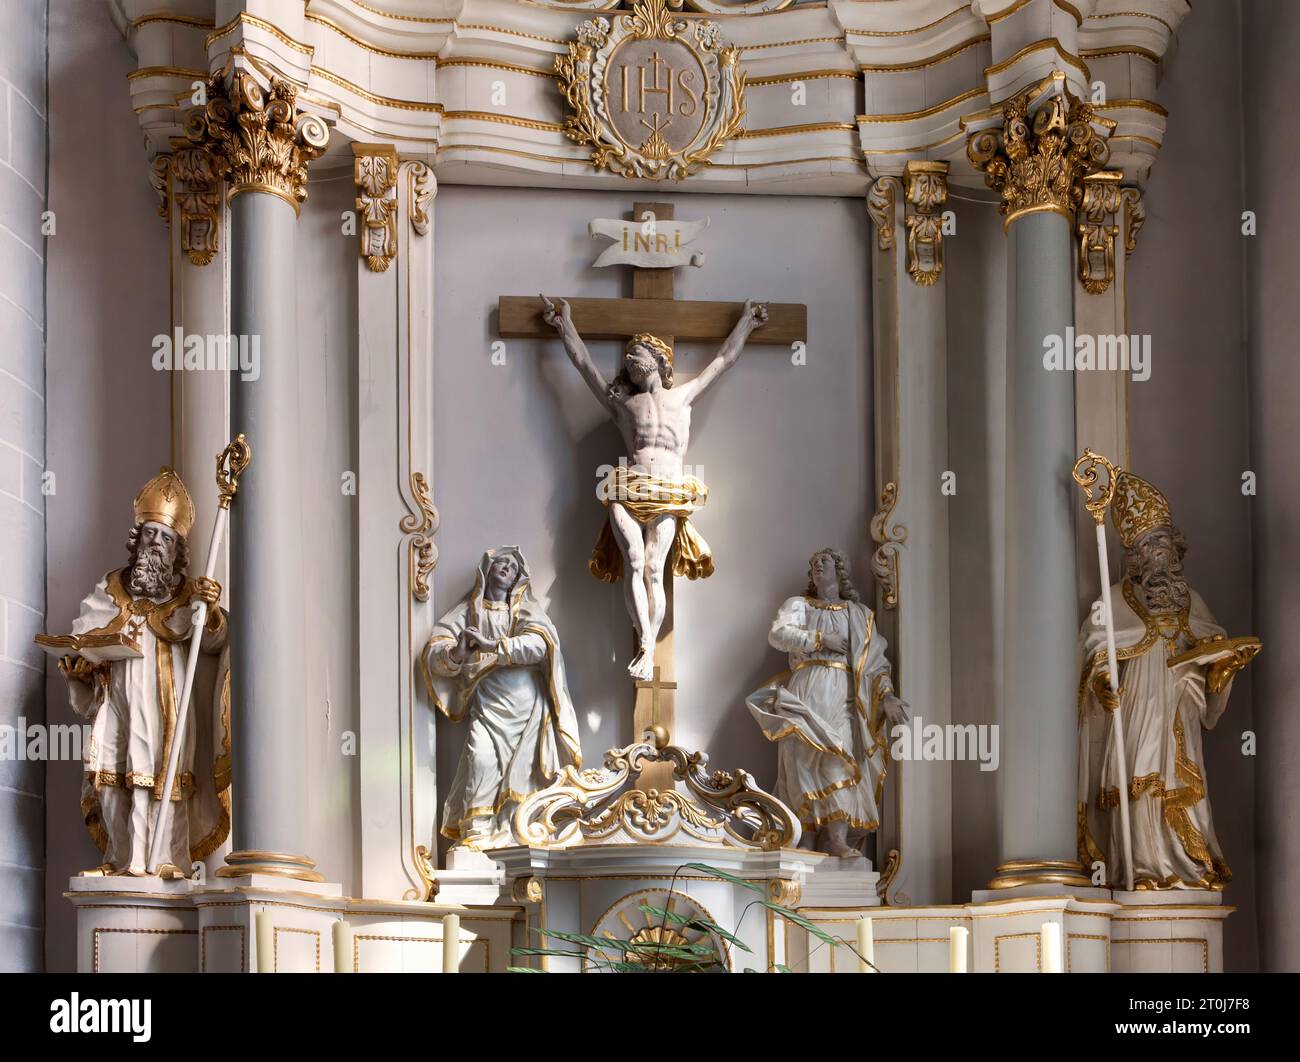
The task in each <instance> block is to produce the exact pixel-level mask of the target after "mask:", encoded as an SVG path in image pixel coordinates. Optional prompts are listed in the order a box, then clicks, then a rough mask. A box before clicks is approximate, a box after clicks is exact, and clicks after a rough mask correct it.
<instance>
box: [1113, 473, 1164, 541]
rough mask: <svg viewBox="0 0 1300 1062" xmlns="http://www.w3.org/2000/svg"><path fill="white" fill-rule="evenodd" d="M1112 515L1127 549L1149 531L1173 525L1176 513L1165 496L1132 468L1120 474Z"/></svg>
mask: <svg viewBox="0 0 1300 1062" xmlns="http://www.w3.org/2000/svg"><path fill="white" fill-rule="evenodd" d="M1110 519H1111V523H1113V524H1114V525H1115V530H1116V531H1117V532H1118V533H1119V540H1120V542H1122V543H1123V545H1124V548H1125V549H1128V548H1129V547H1130V546H1132V545H1133V543H1134V542H1136V541H1137V540H1138V539H1139V538H1141V537H1142V536H1143V535H1145V534H1146V533H1147V532H1148V531H1150V530H1152V529H1154V528H1157V527H1171V526H1172V525H1173V514H1172V513H1171V512H1170V511H1169V503H1168V502H1167V501H1165V496H1164V495H1163V494H1161V493H1160V492H1159V491H1158V490H1156V488H1155V487H1153V486H1152V485H1151V484H1150V483H1148V482H1147V481H1146V480H1145V479H1143V478H1142V477H1141V476H1135V475H1133V473H1132V472H1121V473H1120V474H1119V478H1118V480H1117V481H1116V483H1115V497H1114V499H1113V500H1112V501H1111V504H1110Z"/></svg>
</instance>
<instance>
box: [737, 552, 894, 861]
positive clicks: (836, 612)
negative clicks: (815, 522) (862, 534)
mask: <svg viewBox="0 0 1300 1062" xmlns="http://www.w3.org/2000/svg"><path fill="white" fill-rule="evenodd" d="M767 639H768V641H769V642H770V643H771V645H772V647H773V648H774V649H780V650H781V651H782V652H784V653H789V654H790V670H789V671H785V672H782V673H781V674H780V675H778V676H777V677H776V678H774V679H773V680H772V681H771V682H769V683H768V684H767V685H765V686H764V687H763V688H762V689H759V690H755V691H754V692H753V693H751V694H750V695H749V696H748V697H747V698H746V699H745V703H746V705H747V706H748V707H749V710H750V713H751V714H752V715H753V716H754V719H755V720H756V721H757V722H758V725H759V726H760V727H762V729H763V733H764V734H765V735H766V736H767V738H768V740H769V741H774V742H776V746H777V772H776V795H777V797H778V798H779V799H780V800H781V801H782V802H783V803H785V804H786V805H787V806H788V807H790V808H791V809H792V810H793V811H794V813H795V814H796V815H797V816H798V818H799V821H800V823H801V824H802V826H803V836H802V838H801V840H800V846H801V847H805V848H813V847H816V848H819V849H820V850H821V851H823V852H829V853H830V854H831V855H836V856H840V857H841V858H846V859H848V858H854V857H859V856H861V855H862V854H863V853H862V850H861V849H860V848H859V847H858V844H860V843H861V840H862V838H863V836H864V835H865V834H866V833H868V832H870V831H872V830H875V829H876V828H877V827H879V825H880V799H881V796H882V792H883V789H884V784H885V774H886V772H887V770H888V766H889V736H888V732H887V731H888V726H889V725H893V724H896V723H903V722H906V720H907V704H906V702H905V701H902V700H899V698H898V697H897V695H896V694H895V693H894V684H893V680H892V679H891V677H890V668H889V661H888V660H886V659H885V649H886V648H887V646H886V643H885V639H884V637H882V636H881V634H880V632H879V631H877V630H876V623H875V616H874V614H873V613H872V611H871V609H869V608H867V606H866V605H864V604H862V602H861V600H859V598H858V592H857V591H856V590H855V589H854V588H853V582H852V580H851V579H850V578H849V567H848V561H847V560H846V558H845V556H844V554H843V553H841V552H840V551H839V550H834V549H823V550H819V551H818V552H816V553H814V554H813V556H812V559H811V560H810V561H809V562H808V588H807V590H806V591H805V592H804V593H803V594H802V595H801V596H798V597H792V598H789V599H787V600H786V602H785V604H783V605H782V606H781V608H780V610H779V611H778V612H777V614H776V619H775V620H774V621H773V623H772V629H771V631H770V632H769V633H768V636H767Z"/></svg>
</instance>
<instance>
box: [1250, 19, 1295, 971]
mask: <svg viewBox="0 0 1300 1062" xmlns="http://www.w3.org/2000/svg"><path fill="white" fill-rule="evenodd" d="M1242 12H1243V15H1244V24H1243V29H1244V34H1243V40H1242V44H1243V54H1244V55H1247V56H1249V57H1250V61H1249V62H1248V63H1245V64H1243V74H1244V94H1245V98H1244V99H1243V101H1242V103H1243V107H1242V110H1243V113H1244V116H1245V129H1246V137H1245V145H1246V159H1245V162H1246V193H1247V194H1246V197H1245V201H1244V204H1243V206H1244V207H1245V208H1248V209H1250V210H1253V211H1255V213H1256V215H1257V217H1258V222H1259V234H1258V235H1257V236H1256V237H1254V238H1253V239H1248V240H1246V241H1245V247H1246V271H1247V272H1246V276H1247V303H1246V309H1247V321H1246V333H1247V339H1248V348H1247V371H1248V375H1249V380H1250V420H1251V425H1250V428H1251V431H1250V467H1251V468H1252V469H1254V471H1255V472H1256V473H1258V475H1259V494H1258V495H1257V497H1256V498H1255V499H1254V500H1253V501H1252V502H1251V503H1250V520H1251V535H1252V541H1251V546H1252V560H1253V577H1254V578H1253V594H1254V616H1253V620H1254V627H1252V628H1251V629H1252V631H1253V632H1254V633H1256V634H1258V635H1259V636H1260V637H1261V638H1263V640H1264V652H1263V654H1262V655H1261V656H1260V657H1259V658H1258V659H1257V660H1256V662H1255V663H1254V664H1253V665H1252V667H1253V669H1254V672H1255V674H1254V676H1253V677H1254V683H1255V686H1254V692H1255V701H1254V709H1255V725H1256V728H1257V730H1258V732H1259V761H1258V762H1259V772H1258V775H1257V778H1256V788H1255V803H1256V809H1257V812H1256V813H1257V815H1258V823H1257V830H1256V844H1257V846H1258V847H1257V853H1258V854H1257V858H1258V863H1257V872H1258V881H1259V907H1258V918H1259V951H1260V966H1261V968H1262V969H1264V970H1292V971H1294V970H1300V912H1298V911H1297V910H1296V903H1295V898H1296V896H1297V895H1300V811H1298V810H1297V809H1300V714H1298V713H1297V712H1296V706H1297V704H1298V703H1300V655H1298V654H1297V653H1296V652H1295V648H1296V646H1297V645H1300V609H1298V608H1297V605H1296V602H1297V601H1300V568H1297V565H1296V563H1295V544H1296V542H1297V540H1300V463H1298V462H1297V452H1298V451H1300V432H1298V431H1297V427H1296V421H1297V410H1300V372H1297V371H1296V337H1297V335H1300V304H1298V303H1297V301H1296V298H1295V291H1296V278H1297V272H1298V270H1300V255H1298V254H1297V248H1300V220H1298V219H1297V217H1296V212H1295V189H1296V164H1297V156H1296V145H1297V144H1300V113H1297V110H1296V107H1295V89H1296V72H1295V57H1296V55H1297V54H1300V8H1298V7H1297V6H1296V5H1295V4H1293V3H1286V2H1282V0H1246V2H1245V3H1243V4H1242Z"/></svg>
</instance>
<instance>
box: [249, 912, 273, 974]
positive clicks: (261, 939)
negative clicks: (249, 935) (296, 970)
mask: <svg viewBox="0 0 1300 1062" xmlns="http://www.w3.org/2000/svg"><path fill="white" fill-rule="evenodd" d="M253 924H254V925H255V927H256V931H257V972H258V973H275V926H274V925H273V924H272V922H271V912H270V911H258V912H257V914H255V915H254V916H253Z"/></svg>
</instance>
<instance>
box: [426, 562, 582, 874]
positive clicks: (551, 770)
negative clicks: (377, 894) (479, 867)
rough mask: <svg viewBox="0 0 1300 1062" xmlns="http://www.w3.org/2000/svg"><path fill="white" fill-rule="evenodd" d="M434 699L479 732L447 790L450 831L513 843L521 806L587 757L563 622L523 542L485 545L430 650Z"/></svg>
mask: <svg viewBox="0 0 1300 1062" xmlns="http://www.w3.org/2000/svg"><path fill="white" fill-rule="evenodd" d="M420 666H421V668H422V669H423V672H424V679H425V683H426V685H427V687H428V690H429V698H430V700H431V701H432V702H433V704H434V705H435V706H436V707H437V709H438V710H439V711H440V712H442V713H443V714H444V715H446V716H447V718H448V719H450V720H451V721H452V722H453V723H454V722H459V721H460V720H461V719H464V718H465V717H466V716H468V717H469V736H468V737H467V738H466V741H465V751H464V753H462V755H461V758H460V766H459V767H458V768H457V770H456V777H455V778H454V779H453V780H452V783H451V786H450V787H449V788H448V790H447V801H446V804H445V805H444V806H443V812H442V831H441V832H442V835H443V836H444V837H447V838H449V839H450V840H452V841H454V842H456V844H457V845H458V846H462V845H463V846H465V847H467V848H470V849H479V850H481V849H487V848H498V847H501V846H503V845H508V844H511V843H513V834H512V833H511V830H510V820H511V817H512V816H513V815H514V811H515V808H516V806H517V805H518V804H519V803H521V802H522V801H523V800H524V799H525V798H527V797H529V796H531V795H532V794H533V793H535V792H537V791H538V790H540V789H545V788H546V787H547V786H548V785H550V784H551V782H552V781H554V780H555V777H556V775H558V774H559V773H560V770H561V768H563V767H564V766H565V765H566V764H572V765H573V766H574V767H580V766H582V749H581V745H580V744H579V741H578V718H577V714H576V713H575V712H574V710H573V701H572V700H571V699H570V698H569V687H568V684H567V682H566V681H565V677H564V660H563V658H562V657H561V656H560V640H559V636H558V634H557V633H556V630H555V625H554V624H553V623H551V621H550V618H549V617H548V616H547V615H546V613H545V611H543V609H542V606H541V605H540V604H539V603H538V602H537V599H536V598H535V597H533V591H532V584H531V580H530V577H529V573H528V562H527V561H526V560H525V559H524V555H523V554H522V553H520V552H519V549H518V547H516V546H502V547H501V548H500V549H490V550H488V551H487V552H486V553H484V554H483V559H482V560H481V561H480V562H479V566H478V572H477V574H476V575H475V578H474V587H473V589H472V590H470V592H469V594H468V596H467V597H466V598H465V600H464V601H462V602H461V603H460V604H459V605H457V606H456V607H455V608H453V609H452V610H451V611H450V612H448V613H447V614H446V615H445V616H443V617H442V619H440V620H439V621H438V623H437V624H436V626H435V627H434V628H433V634H432V635H430V637H429V641H428V644H427V645H425V647H424V652H423V653H422V654H421V656H420Z"/></svg>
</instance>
